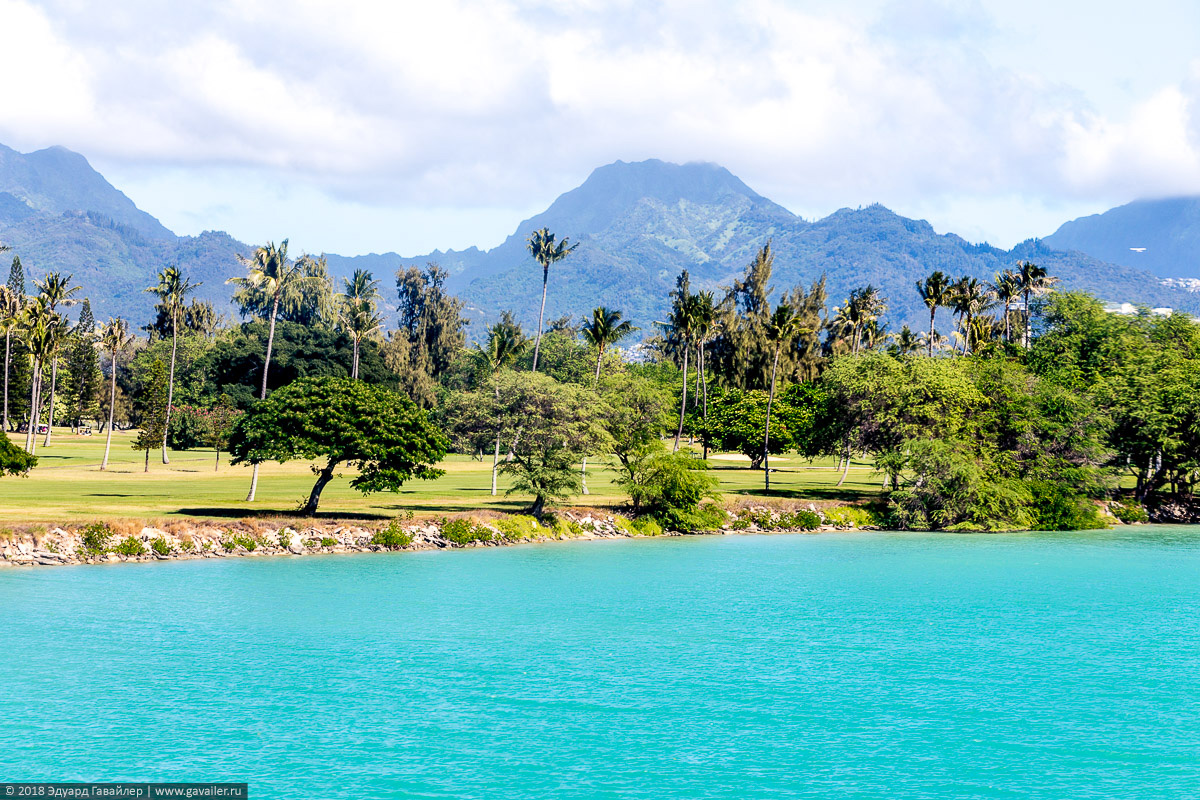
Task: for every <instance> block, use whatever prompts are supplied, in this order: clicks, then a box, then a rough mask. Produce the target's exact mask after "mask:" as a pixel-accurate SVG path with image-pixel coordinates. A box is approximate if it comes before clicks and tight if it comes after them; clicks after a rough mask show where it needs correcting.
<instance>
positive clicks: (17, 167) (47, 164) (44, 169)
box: [0, 145, 175, 240]
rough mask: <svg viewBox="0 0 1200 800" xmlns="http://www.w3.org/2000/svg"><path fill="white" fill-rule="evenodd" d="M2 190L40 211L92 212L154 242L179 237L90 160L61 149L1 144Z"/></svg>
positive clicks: (0, 175) (72, 151)
mask: <svg viewBox="0 0 1200 800" xmlns="http://www.w3.org/2000/svg"><path fill="white" fill-rule="evenodd" d="M0 192H7V193H8V194H10V195H12V196H13V197H14V198H16V199H17V200H19V201H21V202H23V203H25V204H26V205H28V206H29V208H31V209H34V210H36V211H43V212H48V213H51V214H64V213H67V212H88V211H91V212H94V213H96V214H100V215H101V216H104V217H107V218H108V219H111V220H112V221H113V222H116V223H119V224H121V225H125V226H128V227H130V228H133V229H134V230H136V231H138V232H139V233H141V234H142V235H144V236H148V237H150V238H151V239H164V240H171V239H174V238H175V236H174V234H172V233H171V231H169V230H167V229H166V228H165V227H164V226H163V224H162V223H160V222H159V221H158V220H157V219H155V218H154V217H152V216H150V215H149V214H147V213H146V212H144V211H142V210H141V209H139V208H138V207H137V206H136V205H134V204H133V201H132V200H130V199H129V198H128V197H126V196H125V195H124V194H123V193H122V192H120V191H119V190H117V189H116V188H115V187H113V185H112V184H111V183H109V182H108V181H107V180H105V178H104V176H103V175H101V174H100V173H99V172H97V171H96V170H95V169H93V168H92V165H91V164H90V163H88V160H87V159H86V158H84V157H83V156H82V155H80V154H79V153H76V152H75V151H74V150H68V149H67V148H65V147H61V146H58V145H55V146H53V147H47V148H45V149H43V150H37V151H35V152H32V153H27V154H26V153H19V152H17V151H16V150H12V149H10V148H8V147H4V146H3V145H0Z"/></svg>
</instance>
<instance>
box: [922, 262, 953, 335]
mask: <svg viewBox="0 0 1200 800" xmlns="http://www.w3.org/2000/svg"><path fill="white" fill-rule="evenodd" d="M917 292H918V293H919V294H920V295H921V299H922V300H924V301H925V307H926V308H928V309H929V342H928V345H929V349H928V353H927V354H928V355H930V356H932V355H933V340H934V338H935V337H934V328H933V324H934V321H935V319H936V317H937V310H938V309H939V308H941V307H943V306H949V305H950V304H951V302H952V300H953V292H952V287H951V284H950V279H949V278H947V277H946V274H945V273H944V272H942V271H941V270H938V271H936V272H934V273H933V274H932V275H930V276H929V277H928V278H926V279H925V280H924V282H921V281H917Z"/></svg>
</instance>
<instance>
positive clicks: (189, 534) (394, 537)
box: [0, 507, 855, 567]
mask: <svg viewBox="0 0 1200 800" xmlns="http://www.w3.org/2000/svg"><path fill="white" fill-rule="evenodd" d="M810 508H811V507H810ZM802 513H803V512H802ZM807 513H808V514H810V515H811V516H806V517H802V518H798V517H797V516H796V515H795V514H791V513H789V512H780V511H778V510H772V509H768V508H763V507H747V508H742V509H738V510H736V511H734V512H732V513H729V514H728V522H727V524H725V525H723V526H722V527H721V529H720V530H712V531H696V532H694V533H724V534H729V533H767V532H806V533H811V532H816V531H821V530H845V529H847V528H851V527H855V526H854V525H853V524H846V523H845V522H844V521H842V520H839V519H836V518H834V517H832V515H831V516H830V517H829V518H828V519H826V518H825V515H824V514H822V515H820V516H817V515H816V514H815V513H814V512H807ZM798 521H802V522H803V523H804V524H797V522H798ZM160 525H161V527H156V526H155V525H141V524H134V523H127V522H122V523H112V524H103V523H98V524H93V525H83V526H71V527H50V528H48V529H41V528H34V529H32V530H27V531H24V532H18V533H5V534H0V567H2V566H61V565H66V564H105V563H122V562H139V561H174V560H182V559H199V558H244V557H255V556H270V555H276V556H284V555H291V556H304V555H318V554H324V553H369V552H384V551H393V550H439V549H450V548H463V547H500V546H505V545H511V544H522V543H534V542H549V541H561V540H574V539H619V538H632V537H641V536H679V535H683V534H682V533H680V532H677V531H663V530H662V529H661V528H660V527H659V526H658V525H657V524H655V523H652V522H648V521H644V520H632V519H630V518H628V517H626V516H623V515H620V514H606V513H602V512H596V511H590V512H589V511H585V512H574V511H566V512H561V513H559V514H558V516H557V517H556V518H554V519H553V520H551V521H542V522H538V521H537V520H535V519H533V518H532V517H525V516H519V515H514V516H511V517H502V518H495V519H485V520H481V521H480V520H474V519H465V518H460V519H441V520H429V521H415V522H414V521H410V522H407V523H404V522H401V521H399V520H394V521H392V522H390V523H388V524H386V525H383V526H380V527H367V526H365V525H359V524H345V523H341V524H333V523H331V524H325V525H320V524H317V525H312V524H306V523H297V522H294V521H293V522H290V523H284V522H275V523H271V522H269V521H266V520H241V521H239V522H234V523H217V522H211V521H205V522H201V521H194V520H176V521H171V522H169V523H160Z"/></svg>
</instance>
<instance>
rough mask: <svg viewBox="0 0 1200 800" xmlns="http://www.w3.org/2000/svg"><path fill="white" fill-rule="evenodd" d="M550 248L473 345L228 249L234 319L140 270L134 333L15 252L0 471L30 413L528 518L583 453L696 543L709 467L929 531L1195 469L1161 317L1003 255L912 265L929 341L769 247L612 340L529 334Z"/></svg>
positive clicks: (440, 302) (447, 308)
mask: <svg viewBox="0 0 1200 800" xmlns="http://www.w3.org/2000/svg"><path fill="white" fill-rule="evenodd" d="M573 250H574V245H573V244H572V243H570V242H568V241H567V240H565V239H564V240H561V241H560V240H557V239H556V237H555V236H554V234H553V233H551V232H550V231H547V230H542V231H537V232H535V233H534V234H533V235H532V236H531V237H530V240H529V252H530V262H529V280H530V281H532V282H535V283H537V282H539V281H540V286H541V289H542V292H543V296H544V298H545V299H544V308H545V309H549V310H551V311H550V312H549V313H546V312H545V311H544V312H543V314H542V315H541V317H542V319H541V321H540V322H539V326H538V329H537V330H535V331H525V330H522V328H521V326H520V325H519V324H518V323H517V322H516V321H515V319H514V317H513V315H511V314H504V315H502V317H501V318H500V319H499V320H498V321H495V322H494V324H491V325H490V326H487V327H485V328H483V329H472V328H471V327H470V326H469V325H468V321H467V312H466V310H465V308H464V304H463V302H462V301H461V300H459V299H458V298H456V297H454V296H452V295H449V294H448V293H447V292H446V291H445V288H444V287H445V278H446V275H445V273H444V272H443V271H442V270H441V269H440V268H439V267H437V266H436V265H429V266H427V267H426V268H424V269H417V268H407V269H404V270H401V271H400V272H399V273H398V274H397V275H396V276H395V279H394V284H393V287H392V288H390V289H383V288H381V282H380V281H379V280H377V279H376V277H375V276H373V275H371V274H370V273H368V272H364V271H361V270H360V271H358V272H356V273H355V274H354V275H353V276H352V277H351V278H349V279H344V280H342V281H341V282H340V283H341V285H335V282H334V280H333V279H332V278H331V276H330V275H329V273H328V269H327V267H326V264H325V261H324V259H322V258H316V257H312V256H307V255H301V256H300V257H298V258H293V257H291V256H289V254H288V252H287V242H286V241H284V242H281V243H280V244H279V245H274V244H269V245H266V246H264V247H261V248H258V249H257V250H256V251H255V252H254V253H252V254H251V255H249V256H247V257H245V258H243V259H242V261H243V264H244V265H245V267H246V276H245V277H244V278H238V279H236V280H235V281H232V282H231V283H234V284H235V285H234V286H233V287H231V291H232V297H233V300H234V302H235V304H236V305H237V306H238V308H239V309H240V318H239V319H229V318H226V317H223V316H222V315H219V314H217V313H215V311H214V309H213V307H212V306H211V305H209V304H207V303H204V302H200V301H197V300H195V299H194V298H192V297H191V295H192V294H193V292H194V290H195V289H196V288H197V287H196V286H195V285H194V284H192V283H191V282H190V281H189V280H188V278H187V276H185V275H182V274H181V273H180V272H179V270H177V269H175V268H173V267H167V268H165V269H164V270H163V272H162V273H160V275H159V276H158V282H157V284H156V285H154V286H151V287H147V291H148V292H150V293H152V294H153V295H154V296H155V297H156V299H157V305H156V308H155V316H154V318H153V319H150V320H146V321H144V326H141V327H136V321H135V323H134V325H133V326H131V325H130V323H129V322H127V321H125V320H120V319H115V320H109V321H108V322H107V323H102V324H97V323H96V321H94V320H93V319H92V318H91V312H90V307H89V305H88V301H87V300H86V299H84V287H79V286H75V285H74V284H73V282H72V280H71V276H70V275H64V274H61V273H50V274H48V275H46V276H44V277H43V278H41V279H39V280H31V281H30V282H31V283H33V291H32V292H31V291H29V290H28V288H27V285H26V278H27V276H26V274H25V271H24V269H23V267H22V266H21V264H20V259H19V258H14V259H13V265H12V270H11V271H10V275H9V280H8V282H7V284H6V285H5V286H3V287H0V325H2V326H3V330H4V333H5V370H4V372H5V380H4V383H5V404H4V425H5V427H6V430H8V431H12V432H20V433H23V434H24V436H25V448H24V451H22V450H21V449H20V448H12V449H13V452H12V453H9V456H8V458H9V459H10V460H11V459H18V460H17V461H12V465H13V466H12V467H11V469H10V471H23V470H26V469H28V468H29V467H30V466H31V465H32V463H33V461H32V457H33V454H34V453H35V452H36V448H37V447H38V446H39V445H40V446H42V447H47V446H52V444H53V438H52V431H53V425H54V424H55V423H57V424H59V425H62V424H69V425H71V426H72V427H75V428H78V429H88V428H94V429H95V430H96V431H97V432H104V433H107V434H111V431H112V429H113V428H114V427H115V428H137V429H139V431H140V433H139V436H138V437H137V439H136V441H135V443H134V447H136V448H138V449H140V450H145V459H146V468H147V469H149V467H150V456H151V453H152V452H155V451H159V452H161V458H162V461H163V462H164V463H166V462H167V459H168V449H170V448H175V449H191V448H208V449H211V450H212V451H214V467H215V468H219V466H220V455H221V453H222V452H228V453H229V454H230V456H231V458H232V460H233V462H235V463H238V462H247V463H252V464H255V465H257V464H259V463H261V462H263V461H266V460H281V461H282V460H288V459H292V458H304V459H310V460H317V461H318V462H319V463H323V464H324V466H323V467H322V468H321V469H319V470H318V473H319V474H318V483H317V485H316V486H314V490H313V494H312V496H311V497H310V498H309V499H308V501H307V502H306V505H305V510H306V511H307V512H308V513H313V512H315V510H316V507H317V503H318V502H319V499H320V490H321V488H322V487H323V486H324V484H325V483H327V482H328V480H329V476H330V475H332V474H333V470H334V469H335V468H336V467H337V466H338V465H340V464H343V463H346V464H350V465H352V466H355V467H356V468H358V469H359V470H360V474H361V475H362V476H363V477H361V478H359V479H357V480H356V484H355V485H356V486H358V487H359V488H360V489H362V490H363V491H381V490H391V489H395V488H397V487H398V486H399V485H400V484H402V483H403V482H404V481H406V480H409V479H411V478H414V477H416V478H422V477H424V478H428V477H435V476H436V475H437V474H439V473H438V470H437V469H436V467H435V466H434V465H435V464H436V463H437V461H438V460H440V459H441V458H442V456H443V455H444V453H445V452H447V451H448V450H455V451H458V452H462V453H469V454H471V455H475V456H476V457H479V458H487V459H490V460H491V463H492V472H493V482H492V491H493V493H496V492H497V491H498V489H497V484H498V480H497V476H499V475H506V476H508V478H509V484H510V486H512V487H513V491H519V492H522V493H526V494H528V495H531V496H532V497H533V498H534V501H533V507H532V509H531V510H532V511H533V512H534V513H537V514H541V513H542V512H543V511H544V509H545V508H546V506H547V505H549V504H552V503H554V502H556V501H561V500H563V499H566V498H569V497H571V496H574V495H577V494H580V493H586V492H587V491H588V486H587V480H588V463H589V460H590V461H591V463H592V464H593V465H594V464H595V463H597V462H598V461H606V462H611V463H612V464H613V465H614V467H615V468H616V470H617V472H618V474H619V476H620V478H619V482H620V485H621V487H622V488H623V489H624V491H625V492H626V493H627V494H628V495H629V498H630V504H631V506H632V507H633V508H634V509H635V510H636V511H638V512H643V513H650V514H653V515H654V516H656V517H657V518H658V519H660V520H661V521H663V522H664V523H665V524H668V525H671V526H675V527H689V526H690V527H705V526H709V525H712V524H715V523H716V522H717V521H718V518H717V516H718V515H717V512H716V511H715V509H714V506H712V505H711V504H709V503H708V502H707V501H708V500H710V499H713V498H715V486H716V482H715V481H714V480H713V479H712V478H711V477H710V476H709V475H708V474H706V470H705V469H704V467H705V459H706V458H707V456H708V454H709V452H710V451H714V450H715V451H721V452H733V453H741V454H743V455H745V456H746V457H747V459H748V468H749V469H754V470H762V479H763V488H764V492H769V487H770V480H771V464H770V456H771V455H778V454H783V453H799V454H801V455H803V456H808V457H814V458H815V457H830V456H831V457H834V458H836V459H839V462H840V464H841V465H842V467H843V469H844V470H848V469H849V464H850V460H851V459H852V458H855V459H861V458H863V457H866V458H867V459H869V460H870V461H871V462H872V463H873V464H874V467H875V469H876V475H877V479H878V480H879V485H880V492H881V498H882V501H881V508H882V509H883V511H884V513H885V514H886V517H887V519H888V524H890V525H893V526H895V527H898V528H903V529H925V528H930V529H952V530H953V529H970V530H989V529H1025V528H1047V529H1077V528H1089V527H1098V526H1101V525H1103V524H1104V522H1103V517H1102V515H1101V513H1100V511H1099V509H1098V505H1097V501H1098V500H1101V499H1106V498H1107V499H1111V498H1113V497H1115V496H1116V495H1118V494H1120V493H1122V492H1125V494H1128V495H1131V500H1133V501H1136V502H1138V503H1151V504H1152V503H1154V502H1157V501H1159V500H1160V499H1162V498H1164V497H1166V496H1172V497H1190V496H1191V494H1192V492H1193V489H1194V486H1195V484H1196V482H1197V479H1198V478H1200V452H1198V450H1200V445H1198V444H1197V443H1198V442H1200V436H1198V435H1197V434H1198V433H1200V431H1198V430H1197V421H1198V420H1200V391H1198V389H1200V387H1198V386H1197V385H1196V383H1197V380H1198V375H1200V371H1198V370H1197V363H1196V359H1197V358H1198V357H1200V325H1198V324H1197V323H1196V321H1195V320H1193V319H1192V318H1190V317H1188V316H1186V315H1182V314H1173V315H1170V316H1157V315H1154V314H1152V313H1150V312H1149V311H1142V312H1140V313H1138V314H1135V315H1126V316H1121V315H1115V314H1110V313H1107V312H1105V311H1104V310H1103V308H1102V306H1101V305H1100V303H1099V302H1098V301H1096V300H1095V299H1093V298H1091V297H1088V296H1086V295H1080V294H1073V293H1057V292H1055V290H1054V283H1055V281H1054V279H1053V277H1052V276H1048V275H1047V274H1046V273H1045V271H1044V270H1042V269H1040V268H1039V267H1037V266H1036V265H1034V264H1031V263H1028V262H1022V263H1019V264H1016V265H1014V267H1013V269H1011V270H1006V271H1005V272H1003V273H1000V274H998V275H997V276H996V277H995V280H994V281H993V282H992V283H990V284H989V283H983V282H980V281H977V280H975V279H970V278H961V279H954V278H952V277H948V276H946V275H944V274H942V273H940V272H933V273H932V274H931V275H930V276H929V277H928V278H927V279H925V280H924V281H921V282H920V283H919V284H918V285H917V286H915V287H914V288H913V291H914V292H916V293H918V294H919V296H920V297H921V299H922V300H923V301H924V303H925V305H926V307H927V308H928V309H929V326H928V329H926V330H921V331H913V330H910V329H909V328H908V327H907V326H904V327H903V328H902V329H901V330H899V331H888V330H887V329H886V327H885V325H884V319H885V316H886V313H887V304H888V298H886V297H884V296H882V295H881V294H880V292H879V291H878V290H877V289H876V288H875V287H873V286H865V287H861V288H859V289H856V290H854V291H853V292H851V293H850V295H849V296H848V297H846V298H842V299H835V301H834V302H835V303H836V304H834V305H832V306H831V299H830V298H828V297H827V296H826V291H825V282H824V280H819V281H817V282H815V283H813V284H812V285H806V286H794V287H779V286H775V285H773V283H772V279H771V278H772V268H773V261H774V252H773V251H772V248H771V245H770V244H769V243H768V244H766V245H764V246H763V247H762V248H761V249H760V250H759V251H758V252H757V253H756V255H755V258H754V259H753V261H752V262H751V263H750V264H748V265H747V267H746V270H745V273H744V274H743V275H742V276H741V277H740V278H739V279H738V280H736V281H734V282H733V283H732V285H730V286H727V287H716V286H703V287H700V286H693V285H692V283H691V279H690V276H689V275H688V273H687V272H686V271H685V272H683V273H682V274H681V275H679V276H678V279H677V280H676V285H675V289H674V290H673V291H672V292H671V296H670V301H671V312H670V314H669V315H668V317H667V319H665V320H663V321H661V322H659V323H657V324H656V325H655V328H654V330H647V331H637V330H636V329H634V328H632V327H631V326H630V324H629V323H628V322H626V321H624V319H623V316H622V314H621V312H620V310H618V309H610V308H603V307H602V308H597V309H595V311H594V312H593V313H592V314H591V315H589V316H588V317H586V318H584V319H582V320H574V319H571V318H565V317H562V318H553V312H552V309H553V308H554V291H555V281H556V278H557V277H558V276H557V275H556V271H557V266H556V265H558V264H559V263H560V262H561V261H562V260H563V259H566V258H570V257H571V253H572V251H573ZM89 288H91V289H93V290H94V289H95V288H96V287H89ZM385 294H390V295H391V297H392V301H391V302H392V304H394V305H395V307H396V309H397V311H396V314H395V316H392V317H390V318H385V316H384V313H383V310H382V309H383V298H384V295H385ZM76 304H78V305H79V306H80V310H79V313H78V315H77V320H76V321H75V322H74V323H72V322H71V321H70V320H69V319H68V317H67V314H66V312H65V309H66V308H68V307H70V306H73V305H76ZM131 328H133V329H132V330H131ZM472 340H473V343H470V344H469V342H471V341H472ZM631 343H632V344H631ZM622 348H624V349H622ZM46 426H48V427H46ZM18 439H19V437H18ZM18 454H19V456H18ZM105 464H107V455H106V457H105ZM102 468H103V467H102ZM844 478H845V472H843V480H844ZM256 481H257V470H256V471H255V483H256ZM253 494H254V490H253V485H252V487H251V492H250V495H249V496H248V499H253Z"/></svg>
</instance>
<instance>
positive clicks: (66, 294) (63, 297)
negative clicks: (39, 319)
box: [33, 272, 82, 447]
mask: <svg viewBox="0 0 1200 800" xmlns="http://www.w3.org/2000/svg"><path fill="white" fill-rule="evenodd" d="M71 277H72V276H71V275H67V276H66V277H65V278H64V277H63V276H62V273H59V272H49V273H47V274H46V277H45V278H44V279H43V280H41V281H36V280H35V281H34V282H33V285H34V286H36V287H37V288H38V291H39V292H40V293H41V295H42V296H43V297H45V298H46V305H47V306H48V308H49V309H50V312H51V313H54V312H55V309H56V308H57V307H58V306H60V305H63V306H70V305H74V304H75V303H76V300H75V295H76V294H78V293H79V291H80V289H81V288H82V287H80V286H72V285H71ZM61 323H62V320H59V324H60V325H61ZM61 339H62V337H61V335H60V333H59V332H56V333H55V335H54V337H53V338H52V341H53V353H52V354H53V357H54V359H53V364H52V366H51V367H50V410H49V412H48V413H47V419H46V423H47V424H46V440H45V441H44V442H42V446H43V447H49V446H50V434H51V433H52V432H53V431H54V393H55V392H56V391H58V353H59V349H60V348H61V344H62V342H61Z"/></svg>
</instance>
